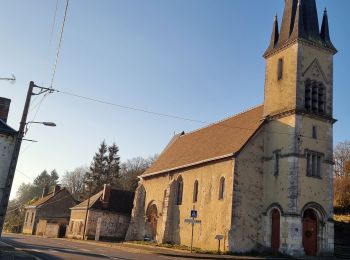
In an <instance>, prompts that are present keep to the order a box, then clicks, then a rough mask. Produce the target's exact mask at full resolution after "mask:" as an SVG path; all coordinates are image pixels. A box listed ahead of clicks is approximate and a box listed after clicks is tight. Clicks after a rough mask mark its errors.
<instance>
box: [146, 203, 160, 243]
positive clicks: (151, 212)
mask: <svg viewBox="0 0 350 260" xmlns="http://www.w3.org/2000/svg"><path fill="white" fill-rule="evenodd" d="M146 217H147V219H146V234H147V235H149V236H150V238H151V239H153V240H156V237H157V219H158V210H157V206H156V204H151V205H150V206H149V207H148V209H147V212H146Z"/></svg>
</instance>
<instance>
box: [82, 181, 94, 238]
mask: <svg viewBox="0 0 350 260" xmlns="http://www.w3.org/2000/svg"><path fill="white" fill-rule="evenodd" d="M88 184H89V195H88V196H89V198H88V201H87V206H86V212H85V221H84V230H83V240H85V231H86V226H87V217H88V212H89V207H90V197H91V186H92V182H91V181H89V182H88Z"/></svg>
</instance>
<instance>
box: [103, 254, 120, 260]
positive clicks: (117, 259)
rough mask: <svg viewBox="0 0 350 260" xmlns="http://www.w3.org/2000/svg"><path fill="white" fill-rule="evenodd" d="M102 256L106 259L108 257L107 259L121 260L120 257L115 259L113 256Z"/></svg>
mask: <svg viewBox="0 0 350 260" xmlns="http://www.w3.org/2000/svg"><path fill="white" fill-rule="evenodd" d="M101 255H102V256H104V257H107V258H109V259H115V260H120V258H118V257H113V256H109V255H103V254H101Z"/></svg>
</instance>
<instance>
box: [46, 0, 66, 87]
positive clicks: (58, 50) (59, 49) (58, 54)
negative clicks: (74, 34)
mask: <svg viewBox="0 0 350 260" xmlns="http://www.w3.org/2000/svg"><path fill="white" fill-rule="evenodd" d="M68 6H69V0H67V1H66V8H65V11H64V17H63V22H62V28H61V35H60V40H59V43H58V48H57V53H56V60H55V64H54V67H53V72H52V78H51V84H50V88H52V86H53V82H54V80H55V76H56V71H57V64H58V60H59V57H60V51H61V45H62V39H63V32H64V28H65V24H66V18H67V13H68Z"/></svg>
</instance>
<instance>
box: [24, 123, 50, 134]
mask: <svg viewBox="0 0 350 260" xmlns="http://www.w3.org/2000/svg"><path fill="white" fill-rule="evenodd" d="M29 124H40V125H44V126H50V127H55V126H56V124H55V123H53V122H37V121H29V122H27V123H26V124H25V125H26V128H25V131H24V135H26V134H27V132H28V125H29Z"/></svg>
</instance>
